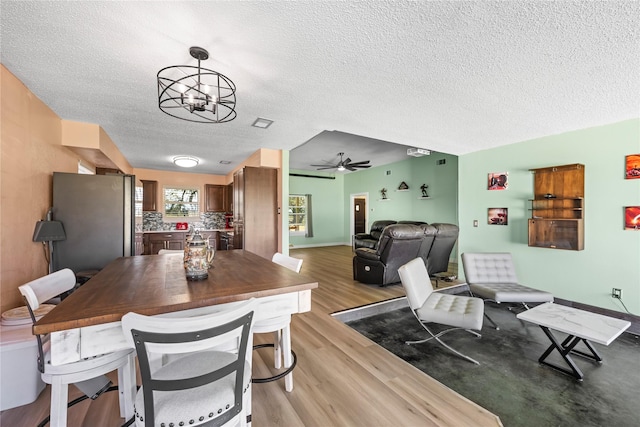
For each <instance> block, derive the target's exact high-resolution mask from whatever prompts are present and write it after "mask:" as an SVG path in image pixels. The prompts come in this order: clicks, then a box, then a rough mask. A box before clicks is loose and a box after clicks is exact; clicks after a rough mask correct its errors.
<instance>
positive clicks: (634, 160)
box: [624, 154, 640, 179]
mask: <svg viewBox="0 0 640 427" xmlns="http://www.w3.org/2000/svg"><path fill="white" fill-rule="evenodd" d="M625 160H626V161H625V173H624V177H625V178H626V179H640V154H629V155H628V156H627V157H625Z"/></svg>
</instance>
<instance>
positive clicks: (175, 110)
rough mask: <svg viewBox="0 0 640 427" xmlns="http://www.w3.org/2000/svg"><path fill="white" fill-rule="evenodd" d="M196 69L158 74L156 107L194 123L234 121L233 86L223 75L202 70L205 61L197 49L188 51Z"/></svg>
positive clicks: (174, 69)
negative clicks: (202, 63)
mask: <svg viewBox="0 0 640 427" xmlns="http://www.w3.org/2000/svg"><path fill="white" fill-rule="evenodd" d="M189 53H190V54H191V56H192V57H194V58H195V59H197V60H198V66H197V67H196V66H193V65H174V66H171V67H166V68H163V69H162V70H160V71H158V107H160V109H161V110H162V111H163V112H165V113H167V114H168V115H170V116H173V117H177V118H178V119H182V120H188V121H190V122H197V123H224V122H230V121H231V120H233V119H235V118H236V85H235V84H234V83H233V82H232V81H231V80H230V79H229V78H228V77H226V76H224V75H222V74H220V73H218V72H215V71H213V70H209V69H207V68H202V67H201V66H200V61H205V60H207V59H208V58H209V52H207V51H206V50H205V49H203V48H201V47H196V46H194V47H191V48H189Z"/></svg>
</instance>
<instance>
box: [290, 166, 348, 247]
mask: <svg viewBox="0 0 640 427" xmlns="http://www.w3.org/2000/svg"><path fill="white" fill-rule="evenodd" d="M290 173H299V174H304V175H319V176H334V174H328V173H320V172H318V173H315V172H309V171H300V170H291V171H290ZM289 194H311V204H312V212H313V235H314V237H304V236H289V243H290V245H292V246H293V247H306V246H327V245H339V244H343V243H344V242H348V241H349V239H348V238H347V239H346V240H345V231H344V228H343V216H344V196H343V195H344V176H343V175H341V174H335V179H320V178H303V177H296V176H290V177H289ZM287 203H288V201H287ZM287 220H288V219H287ZM287 229H288V226H287V227H286V228H284V230H287ZM347 233H348V232H347Z"/></svg>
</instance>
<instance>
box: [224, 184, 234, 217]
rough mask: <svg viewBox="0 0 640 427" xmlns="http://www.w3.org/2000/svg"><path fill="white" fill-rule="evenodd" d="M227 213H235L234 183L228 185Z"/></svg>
mask: <svg viewBox="0 0 640 427" xmlns="http://www.w3.org/2000/svg"><path fill="white" fill-rule="evenodd" d="M225 206H226V209H225V212H229V213H233V183H231V184H229V185H227V192H226V193H225Z"/></svg>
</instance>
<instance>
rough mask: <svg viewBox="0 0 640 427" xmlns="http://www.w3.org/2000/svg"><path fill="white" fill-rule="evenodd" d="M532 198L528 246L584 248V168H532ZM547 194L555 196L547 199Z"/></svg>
mask: <svg viewBox="0 0 640 427" xmlns="http://www.w3.org/2000/svg"><path fill="white" fill-rule="evenodd" d="M532 172H534V173H535V177H534V198H533V199H529V202H530V203H531V207H530V208H529V210H530V211H531V218H530V219H529V246H533V247H539V248H553V249H568V250H574V251H581V250H583V249H584V165H581V164H572V165H563V166H554V167H549V168H541V169H532ZM546 194H553V195H555V196H556V197H551V198H546V197H544V196H545V195H546Z"/></svg>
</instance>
